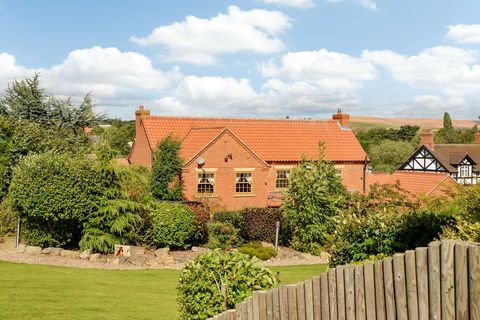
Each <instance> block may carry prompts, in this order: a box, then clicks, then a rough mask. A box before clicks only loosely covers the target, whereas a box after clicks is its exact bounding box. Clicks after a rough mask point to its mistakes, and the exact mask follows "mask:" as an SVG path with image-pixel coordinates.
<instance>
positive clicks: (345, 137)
mask: <svg viewBox="0 0 480 320" xmlns="http://www.w3.org/2000/svg"><path fill="white" fill-rule="evenodd" d="M142 123H143V126H144V128H145V132H146V134H147V137H148V140H149V143H150V145H151V146H152V147H153V146H156V145H157V144H158V142H159V141H160V140H161V139H162V138H164V137H165V136H166V135H168V134H169V133H172V134H173V135H174V136H176V137H178V138H180V139H182V140H184V144H185V146H184V148H185V150H184V151H182V152H183V153H184V155H183V156H185V157H186V158H188V156H187V155H192V156H193V155H194V153H193V152H194V151H193V149H196V148H198V149H197V151H199V149H201V148H202V147H204V146H205V145H206V144H207V143H208V142H209V141H210V140H211V139H213V138H214V137H215V136H216V135H218V133H220V131H221V129H220V128H228V129H229V130H231V131H232V132H233V133H234V134H235V135H236V136H238V138H239V139H241V140H242V141H243V142H244V143H246V144H247V145H248V146H249V147H250V148H251V149H252V150H253V151H254V152H255V153H256V154H258V156H259V157H261V158H262V159H263V160H265V161H298V160H300V159H301V155H302V153H304V154H305V155H306V156H307V157H316V156H317V155H318V143H319V141H324V142H325V155H326V158H327V159H329V160H332V161H364V159H365V156H366V154H365V151H364V150H363V148H362V147H361V145H360V143H359V142H358V140H357V138H356V137H355V135H354V134H353V132H352V131H351V130H349V129H346V128H341V127H340V126H339V125H338V122H337V121H335V120H286V119H285V120H266V119H241V118H236V119H235V118H223V119H222V118H199V117H198V118H197V117H162V116H145V117H143V118H142ZM202 128H203V129H205V130H200V129H202ZM216 130H218V131H216ZM209 139H210V140H209ZM192 153H193V154H192Z"/></svg>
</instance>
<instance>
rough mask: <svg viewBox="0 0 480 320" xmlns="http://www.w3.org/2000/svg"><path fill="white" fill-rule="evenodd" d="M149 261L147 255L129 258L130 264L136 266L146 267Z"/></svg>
mask: <svg viewBox="0 0 480 320" xmlns="http://www.w3.org/2000/svg"><path fill="white" fill-rule="evenodd" d="M148 260H149V257H148V256H147V255H146V254H144V255H132V256H131V257H129V258H128V263H130V264H133V265H135V266H144V265H146V263H147V261H148Z"/></svg>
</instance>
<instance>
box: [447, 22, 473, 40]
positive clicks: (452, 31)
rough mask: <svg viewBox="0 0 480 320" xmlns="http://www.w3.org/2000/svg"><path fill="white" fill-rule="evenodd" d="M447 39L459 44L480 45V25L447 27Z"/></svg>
mask: <svg viewBox="0 0 480 320" xmlns="http://www.w3.org/2000/svg"><path fill="white" fill-rule="evenodd" d="M447 38H448V39H450V40H453V41H456V42H460V43H480V24H457V25H452V26H448V32H447Z"/></svg>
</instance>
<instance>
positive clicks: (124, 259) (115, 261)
mask: <svg viewBox="0 0 480 320" xmlns="http://www.w3.org/2000/svg"><path fill="white" fill-rule="evenodd" d="M127 261H128V257H117V258H113V260H112V263H113V264H123V263H125V262H127Z"/></svg>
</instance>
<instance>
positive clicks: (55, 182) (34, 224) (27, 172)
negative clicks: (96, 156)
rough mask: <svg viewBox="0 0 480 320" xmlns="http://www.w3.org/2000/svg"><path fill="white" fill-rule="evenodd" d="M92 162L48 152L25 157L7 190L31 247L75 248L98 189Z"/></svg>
mask: <svg viewBox="0 0 480 320" xmlns="http://www.w3.org/2000/svg"><path fill="white" fill-rule="evenodd" d="M100 186H101V184H100V181H99V179H98V172H97V170H95V168H94V166H93V163H92V161H90V160H86V159H85V158H82V157H72V156H69V155H62V154H57V153H54V152H47V153H43V154H33V155H29V156H27V157H25V158H24V159H22V161H20V163H19V165H18V166H17V167H16V168H15V169H14V177H13V179H12V183H11V185H10V189H9V197H10V199H11V201H12V205H13V207H14V208H15V209H16V210H18V212H19V213H20V214H21V215H22V230H23V232H24V234H23V235H24V237H25V240H27V242H28V243H29V244H30V245H39V246H58V247H76V246H77V245H78V241H79V239H80V236H81V232H82V224H83V223H84V222H85V220H86V218H87V216H88V215H89V214H90V213H91V212H92V211H94V210H96V204H95V202H96V200H97V199H98V194H99V190H100Z"/></svg>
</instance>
